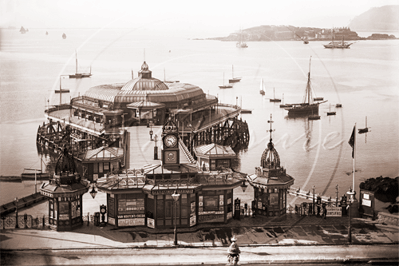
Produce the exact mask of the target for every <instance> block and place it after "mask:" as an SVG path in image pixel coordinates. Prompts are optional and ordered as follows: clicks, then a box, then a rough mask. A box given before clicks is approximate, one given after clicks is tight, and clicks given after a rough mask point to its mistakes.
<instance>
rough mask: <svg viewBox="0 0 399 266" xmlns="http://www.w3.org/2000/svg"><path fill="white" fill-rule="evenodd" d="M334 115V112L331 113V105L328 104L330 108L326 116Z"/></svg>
mask: <svg viewBox="0 0 399 266" xmlns="http://www.w3.org/2000/svg"><path fill="white" fill-rule="evenodd" d="M335 114H336V112H335V111H331V103H330V108H329V110H328V112H327V115H328V116H329V115H335Z"/></svg>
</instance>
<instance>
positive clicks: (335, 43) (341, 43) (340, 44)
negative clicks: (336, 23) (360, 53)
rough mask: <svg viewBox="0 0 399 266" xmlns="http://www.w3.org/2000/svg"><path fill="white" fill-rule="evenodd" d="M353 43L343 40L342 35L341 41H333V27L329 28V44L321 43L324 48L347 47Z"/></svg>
mask: <svg viewBox="0 0 399 266" xmlns="http://www.w3.org/2000/svg"><path fill="white" fill-rule="evenodd" d="M352 44H353V43H348V42H345V39H344V36H342V41H334V29H332V30H331V42H330V43H329V44H323V46H324V48H328V49H349V48H350V46H351V45H352Z"/></svg>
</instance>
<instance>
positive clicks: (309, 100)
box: [306, 56, 312, 104]
mask: <svg viewBox="0 0 399 266" xmlns="http://www.w3.org/2000/svg"><path fill="white" fill-rule="evenodd" d="M311 60H312V56H310V59H309V72H308V84H307V85H306V94H307V96H308V104H310V103H311V99H310V98H311V97H310V94H311V91H310V64H311Z"/></svg>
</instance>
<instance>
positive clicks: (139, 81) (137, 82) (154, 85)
mask: <svg viewBox="0 0 399 266" xmlns="http://www.w3.org/2000/svg"><path fill="white" fill-rule="evenodd" d="M168 89H169V88H168V85H166V84H165V83H164V82H163V81H160V80H159V79H156V78H142V77H138V78H134V79H132V80H131V81H129V82H128V83H126V84H125V85H124V86H123V87H122V88H121V91H132V90H135V91H145V90H147V91H158V90H168Z"/></svg>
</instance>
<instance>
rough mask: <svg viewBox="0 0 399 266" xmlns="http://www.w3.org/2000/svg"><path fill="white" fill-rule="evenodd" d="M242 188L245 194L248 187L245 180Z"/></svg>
mask: <svg viewBox="0 0 399 266" xmlns="http://www.w3.org/2000/svg"><path fill="white" fill-rule="evenodd" d="M240 187H241V188H242V192H244V193H245V190H246V189H247V187H248V186H247V185H246V184H245V179H244V180H243V181H242V185H241V186H240Z"/></svg>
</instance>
